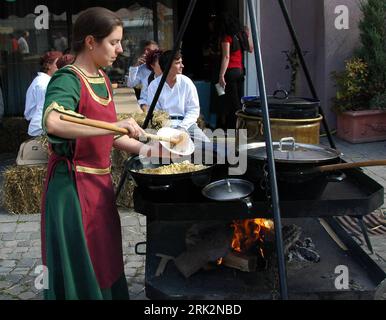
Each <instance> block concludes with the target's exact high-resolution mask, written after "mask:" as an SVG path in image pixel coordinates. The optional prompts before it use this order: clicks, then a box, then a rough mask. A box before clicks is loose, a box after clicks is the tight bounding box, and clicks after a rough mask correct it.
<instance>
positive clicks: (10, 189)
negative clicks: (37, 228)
mask: <svg viewBox="0 0 386 320" xmlns="http://www.w3.org/2000/svg"><path fill="white" fill-rule="evenodd" d="M46 172H47V166H46V165H36V166H16V165H13V166H9V167H7V168H6V169H5V170H4V172H3V176H4V185H3V206H4V209H6V210H7V211H8V212H10V213H16V214H28V213H39V212H41V208H40V207H41V198H42V194H43V187H44V180H45V177H46Z"/></svg>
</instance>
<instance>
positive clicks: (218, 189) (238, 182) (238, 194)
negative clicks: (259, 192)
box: [201, 178, 255, 211]
mask: <svg viewBox="0 0 386 320" xmlns="http://www.w3.org/2000/svg"><path fill="white" fill-rule="evenodd" d="M254 188H255V187H254V185H253V184H252V183H251V182H249V181H247V180H243V179H234V178H228V179H222V180H218V181H214V182H212V183H210V184H208V185H206V186H205V187H204V188H203V189H202V191H201V193H202V194H203V196H205V197H206V198H208V199H211V200H215V201H242V202H243V203H244V204H245V205H246V207H247V209H248V211H249V210H250V209H251V208H252V202H251V199H250V198H249V196H250V195H251V193H252V192H253V191H254Z"/></svg>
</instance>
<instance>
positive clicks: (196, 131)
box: [147, 50, 209, 142]
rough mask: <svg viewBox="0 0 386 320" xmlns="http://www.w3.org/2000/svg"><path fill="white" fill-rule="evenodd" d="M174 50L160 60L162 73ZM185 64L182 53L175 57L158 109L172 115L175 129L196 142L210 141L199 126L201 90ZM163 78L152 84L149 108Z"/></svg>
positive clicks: (167, 52) (158, 102)
mask: <svg viewBox="0 0 386 320" xmlns="http://www.w3.org/2000/svg"><path fill="white" fill-rule="evenodd" d="M172 53H173V52H172V51H170V50H169V51H165V52H164V53H163V54H161V56H160V57H159V65H160V67H161V70H162V72H164V70H165V69H166V64H167V62H168V61H169V59H170V57H171V56H172ZM183 68H184V65H183V64H182V55H181V53H180V52H177V54H176V55H175V56H174V57H173V63H172V65H171V67H170V70H169V73H168V75H167V78H166V82H165V85H164V86H163V88H162V91H161V94H160V96H159V98H158V101H157V104H156V107H155V109H158V110H162V111H166V112H167V113H169V115H170V120H171V127H173V128H177V129H182V130H185V131H187V132H188V133H189V134H190V136H191V137H192V138H193V140H194V141H195V142H209V139H208V137H207V136H206V135H205V134H204V133H203V132H202V130H201V129H200V128H199V127H198V125H197V119H198V117H199V115H200V102H199V99H198V93H197V88H196V86H195V85H194V83H193V81H192V80H190V79H189V78H188V77H187V76H185V75H183V74H182V70H183ZM161 78H162V77H158V78H156V79H154V81H152V82H151V83H150V85H149V87H148V96H147V105H149V106H150V105H151V103H152V101H153V98H154V96H155V93H156V91H157V88H158V85H159V83H160V81H161Z"/></svg>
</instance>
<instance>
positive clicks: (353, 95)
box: [332, 0, 386, 112]
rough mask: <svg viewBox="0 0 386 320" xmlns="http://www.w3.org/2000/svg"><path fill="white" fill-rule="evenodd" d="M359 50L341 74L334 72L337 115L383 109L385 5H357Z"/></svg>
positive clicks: (381, 0) (370, 0) (375, 0)
mask: <svg viewBox="0 0 386 320" xmlns="http://www.w3.org/2000/svg"><path fill="white" fill-rule="evenodd" d="M360 7H361V11H362V14H363V17H362V19H361V21H360V22H359V30H360V43H361V45H360V47H359V48H358V49H357V50H356V52H355V54H354V57H353V58H351V59H350V60H348V61H346V66H345V70H344V71H343V72H340V73H337V72H334V73H333V74H332V75H333V78H334V80H335V81H336V87H337V93H336V97H335V98H334V99H333V110H335V111H337V112H343V111H349V110H365V109H386V1H385V0H367V1H363V0H361V1H360Z"/></svg>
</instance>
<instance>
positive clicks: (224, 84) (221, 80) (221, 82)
mask: <svg viewBox="0 0 386 320" xmlns="http://www.w3.org/2000/svg"><path fill="white" fill-rule="evenodd" d="M218 83H219V84H220V86H222V87H223V88H224V89H225V86H226V82H225V78H224V76H221V75H220V76H219V77H218Z"/></svg>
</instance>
